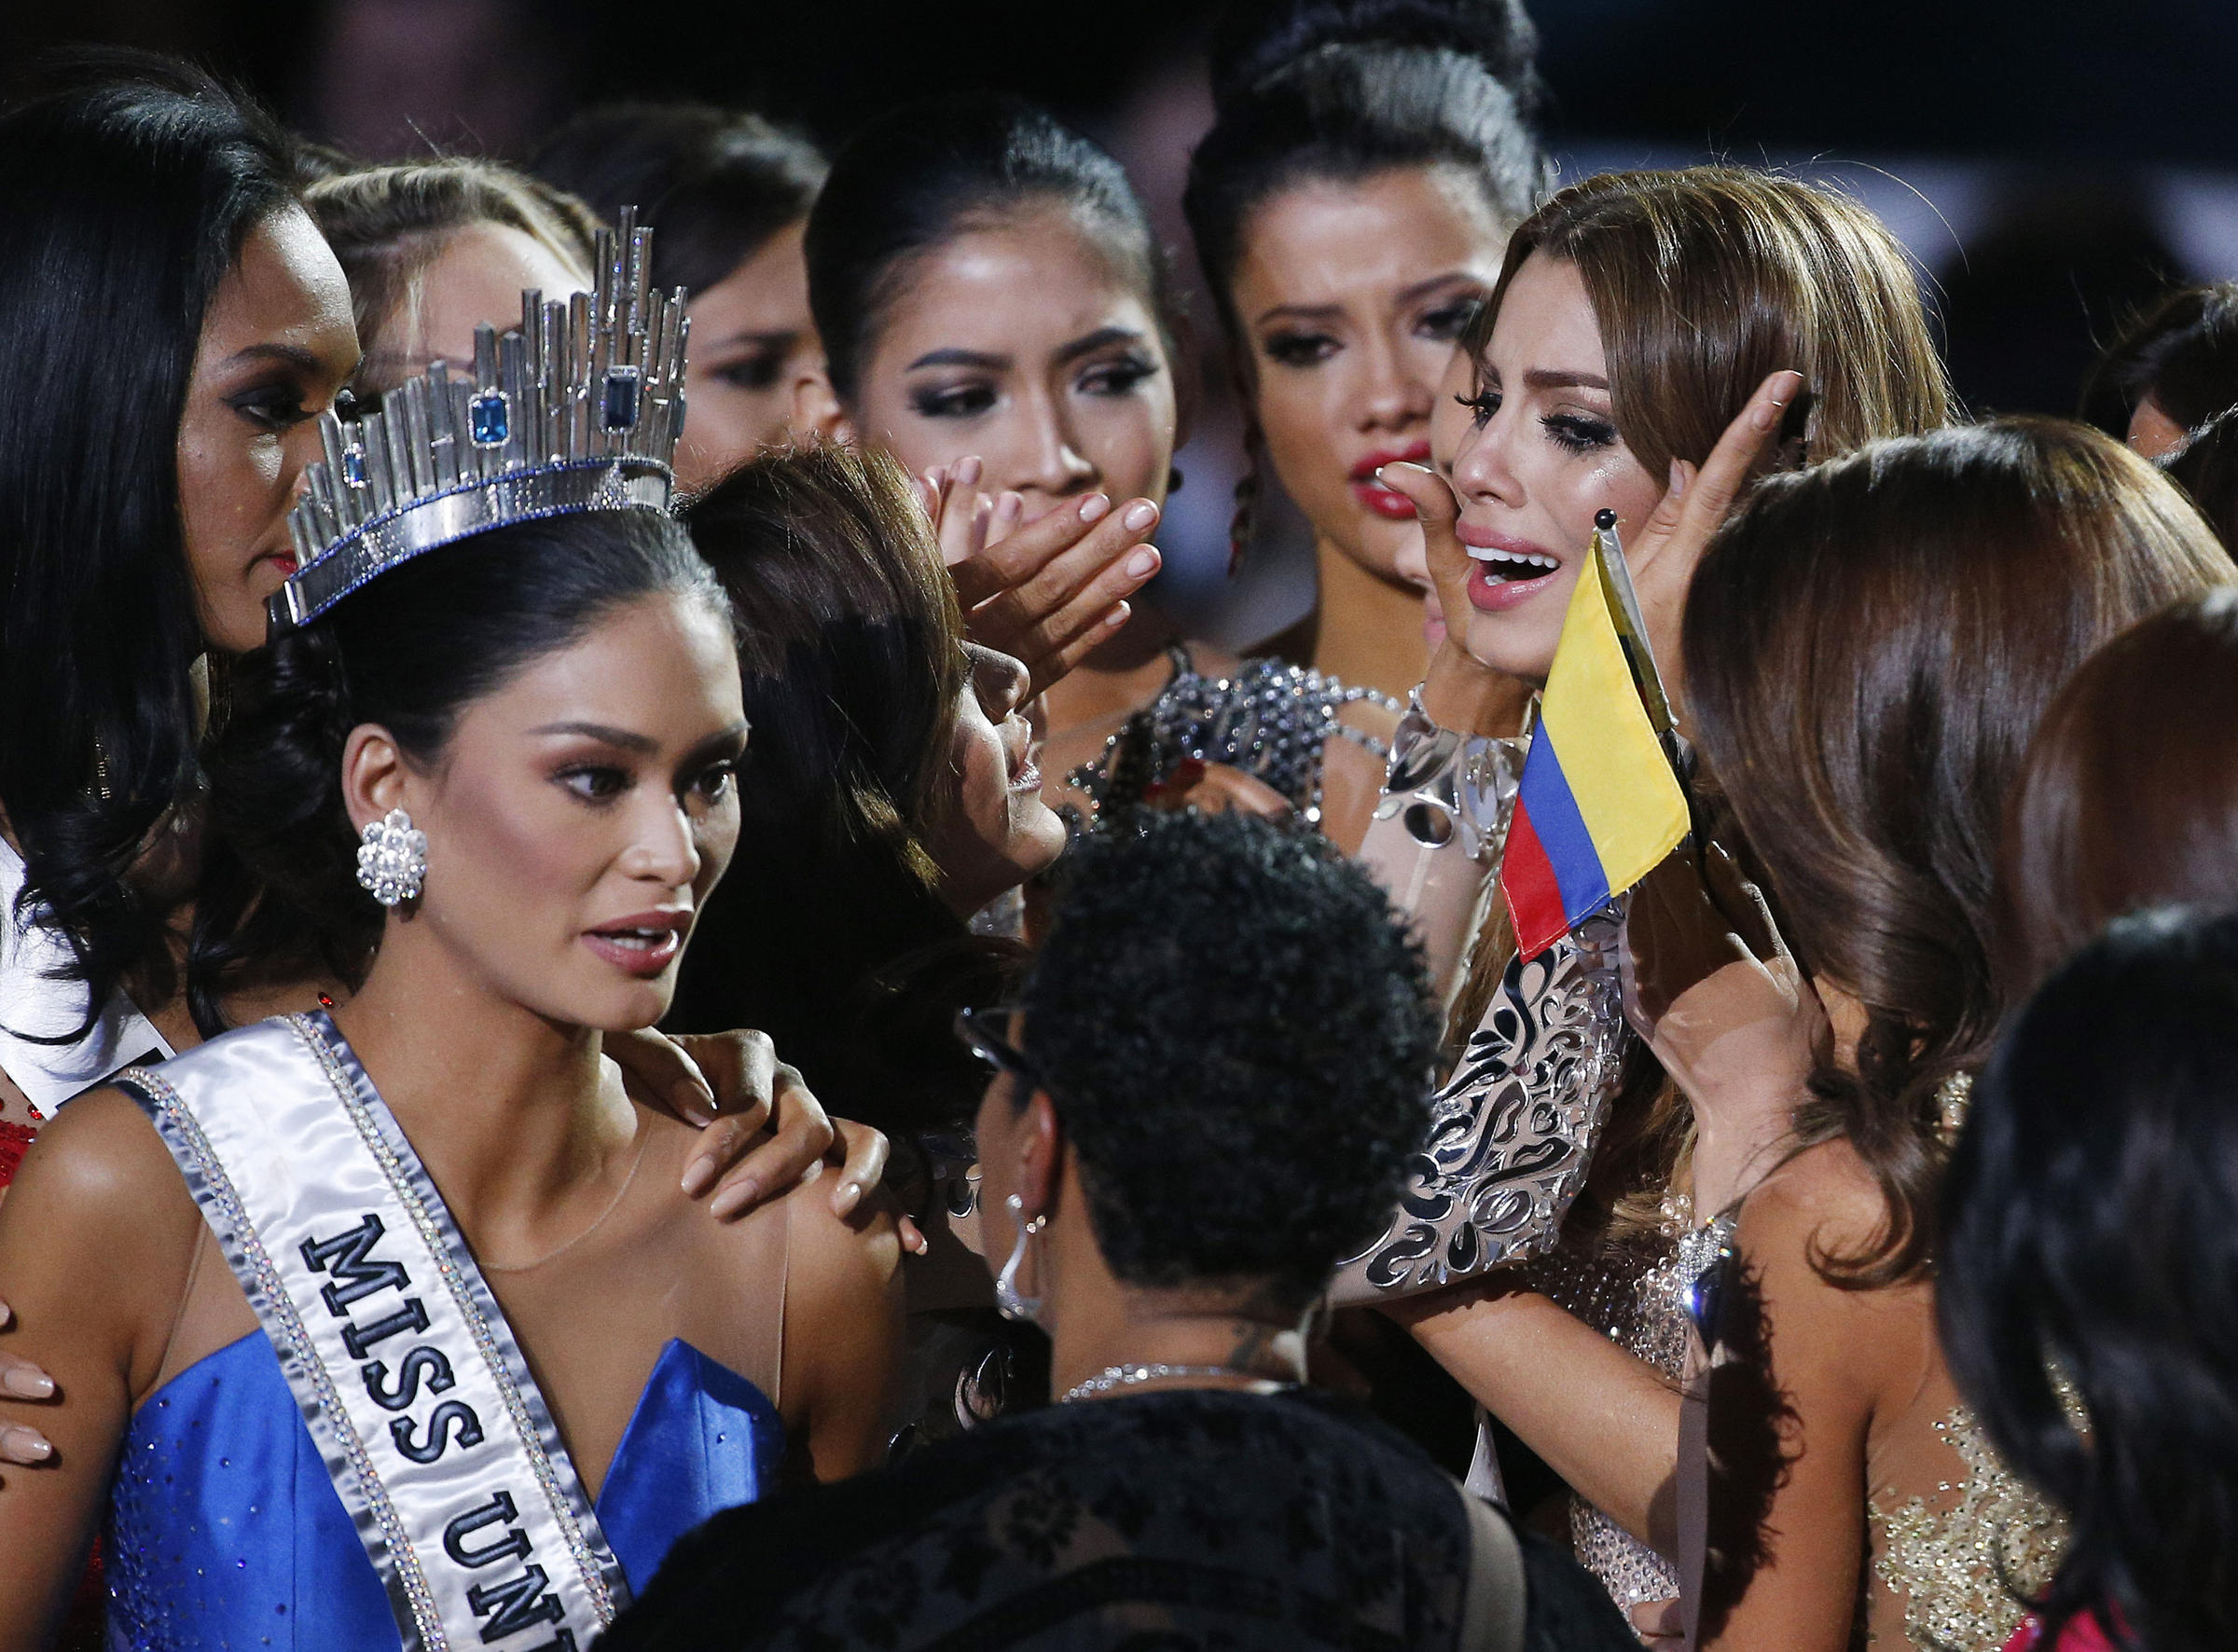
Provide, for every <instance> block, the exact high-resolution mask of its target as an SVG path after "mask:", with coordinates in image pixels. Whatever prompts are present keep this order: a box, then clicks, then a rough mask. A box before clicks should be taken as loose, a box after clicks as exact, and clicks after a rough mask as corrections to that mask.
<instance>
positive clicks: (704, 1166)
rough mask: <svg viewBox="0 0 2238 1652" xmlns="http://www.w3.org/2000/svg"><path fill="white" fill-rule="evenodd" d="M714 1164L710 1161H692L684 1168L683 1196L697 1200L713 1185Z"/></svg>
mask: <svg viewBox="0 0 2238 1652" xmlns="http://www.w3.org/2000/svg"><path fill="white" fill-rule="evenodd" d="M715 1174H716V1173H715V1162H714V1161H713V1160H712V1159H694V1160H693V1161H692V1162H691V1163H689V1164H686V1165H685V1166H684V1197H685V1198H686V1199H697V1198H698V1197H699V1195H700V1194H702V1193H704V1192H706V1191H707V1190H708V1189H709V1188H710V1187H711V1186H712V1185H713V1184H714V1179H715Z"/></svg>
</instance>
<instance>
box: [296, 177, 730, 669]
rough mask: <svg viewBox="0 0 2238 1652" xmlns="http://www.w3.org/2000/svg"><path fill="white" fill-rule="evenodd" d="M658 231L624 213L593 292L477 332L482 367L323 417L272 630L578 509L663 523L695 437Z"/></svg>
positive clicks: (601, 256)
mask: <svg viewBox="0 0 2238 1652" xmlns="http://www.w3.org/2000/svg"><path fill="white" fill-rule="evenodd" d="M652 241H653V231H652V229H651V228H650V227H640V226H639V225H638V222H637V209H636V208H634V207H624V208H623V209H622V211H621V215H620V219H619V222H618V224H617V225H616V227H615V228H613V229H611V230H605V229H602V230H601V231H600V232H599V235H598V241H597V255H596V261H597V266H598V268H597V274H596V276H595V277H594V280H593V284H592V287H591V290H590V291H589V292H587V293H577V294H575V295H574V296H573V297H572V298H570V299H569V300H568V301H567V302H566V303H564V304H562V303H559V302H557V301H553V302H550V303H546V301H545V298H544V295H543V294H542V293H540V292H536V291H533V290H532V291H529V292H524V293H523V294H521V296H520V325H519V326H518V328H516V329H514V330H512V331H510V332H507V333H505V334H504V336H503V337H500V336H499V334H498V333H497V330H496V329H495V328H493V327H491V326H490V325H488V324H484V325H482V326H478V327H477V328H476V329H475V330H474V368H473V371H472V372H471V373H470V374H461V373H454V372H453V371H452V370H451V368H450V367H449V365H448V364H446V363H443V362H436V363H435V364H434V365H431V366H430V367H429V368H428V370H427V374H426V377H424V378H421V379H407V380H406V381H405V382H404V383H403V384H402V385H400V386H399V387H398V388H396V389H395V390H394V391H391V392H389V393H388V395H387V396H385V397H384V398H383V399H382V405H381V407H380V411H379V412H376V413H368V414H366V416H365V417H364V418H363V419H359V420H352V421H350V422H348V423H345V422H343V421H342V420H340V419H339V418H338V417H337V416H336V415H335V414H334V413H332V412H327V413H322V414H321V415H320V416H319V435H320V437H321V439H322V441H323V442H324V443H325V454H326V456H325V460H324V461H314V462H313V463H312V464H311V466H310V467H309V469H308V471H307V472H306V474H305V477H304V490H303V494H302V496H301V498H300V499H299V500H298V501H297V504H296V506H295V508H294V509H293V510H292V511H290V512H289V513H288V517H287V530H288V533H289V535H290V536H291V537H292V538H293V539H294V541H295V549H296V564H297V566H296V571H295V572H294V573H292V574H290V575H289V576H288V579H287V583H286V584H285V585H283V586H282V587H281V589H280V591H279V592H278V593H277V594H276V595H275V596H273V597H272V598H271V599H270V600H269V602H268V604H267V605H266V606H267V612H268V613H269V618H270V622H271V626H272V629H273V631H274V633H275V634H277V633H278V632H279V631H282V630H284V629H286V628H288V627H289V626H301V625H307V624H309V623H310V622H311V620H314V619H316V618H317V617H318V616H319V615H320V614H322V613H325V612H326V610H328V609H329V608H331V607H333V606H334V605H335V604H336V603H337V602H338V601H340V600H341V599H343V598H344V597H346V596H348V595H349V594H350V593H351V592H352V591H354V590H356V589H357V588H358V586H360V585H364V584H365V583H366V581H367V580H369V579H372V578H373V577H374V576H375V575H377V574H379V573H380V572H381V571H383V570H384V569H389V568H394V567H395V566H396V565H397V564H398V563H399V562H405V561H408V560H410V559H411V558H414V557H417V556H419V555H420V554H421V552H422V551H432V550H434V549H435V547H436V546H437V545H446V544H451V543H452V542H454V541H456V540H461V539H464V538H466V537H468V536H469V535H471V534H476V533H483V532H486V531H488V530H490V529H492V528H502V527H504V525H505V524H507V523H509V522H526V521H531V520H533V519H535V518H537V517H540V516H568V515H572V514H574V513H576V512H581V511H615V510H645V511H658V512H663V513H665V512H666V511H667V510H668V508H669V492H670V486H671V483H672V480H673V475H674V473H673V472H672V471H671V469H670V462H671V461H672V459H673V458H674V455H675V452H676V437H677V434H678V433H680V432H681V431H682V430H683V429H684V342H685V338H686V337H687V335H688V334H689V333H690V331H691V323H690V321H689V320H688V318H686V317H685V315H684V289H683V288H682V287H679V288H677V289H676V290H675V291H674V292H673V293H670V294H668V295H665V296H664V295H662V294H659V293H648V292H647V291H646V283H645V270H646V255H647V253H648V251H649V250H650V248H651V245H652Z"/></svg>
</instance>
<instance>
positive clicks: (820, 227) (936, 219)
mask: <svg viewBox="0 0 2238 1652" xmlns="http://www.w3.org/2000/svg"><path fill="white" fill-rule="evenodd" d="M1039 206H1057V207H1062V208H1065V209H1067V210H1069V211H1070V212H1071V213H1073V214H1074V215H1075V216H1076V217H1077V218H1079V219H1080V220H1081V221H1082V222H1083V225H1084V227H1090V226H1092V227H1095V228H1098V229H1100V230H1102V231H1103V232H1104V234H1105V236H1106V238H1107V239H1108V240H1109V241H1110V242H1111V246H1112V251H1114V252H1115V253H1116V254H1117V255H1118V256H1119V258H1120V260H1121V261H1122V263H1123V264H1124V266H1125V267H1126V269H1127V271H1128V272H1129V274H1130V275H1132V276H1133V278H1134V279H1135V281H1136V282H1138V284H1139V285H1140V289H1141V291H1142V293H1143V295H1144V296H1145V297H1146V298H1147V299H1148V300H1149V303H1150V308H1151V310H1152V313H1153V314H1154V316H1155V317H1156V320H1157V324H1158V326H1159V329H1160V331H1161V332H1162V333H1163V334H1164V335H1165V344H1166V350H1167V355H1168V356H1171V355H1173V354H1174V353H1175V335H1176V333H1177V331H1178V324H1179V319H1180V310H1179V308H1178V304H1177V301H1176V298H1175V296H1174V292H1173V282H1172V278H1171V274H1170V272H1169V270H1168V268H1167V261H1166V255H1165V252H1164V249H1163V248H1161V247H1160V246H1159V244H1158V238H1157V235H1156V233H1155V231H1154V230H1153V229H1152V227H1151V224H1150V214H1149V213H1147V212H1146V211H1144V210H1143V206H1142V201H1141V199H1140V197H1139V196H1137V195H1136V194H1135V191H1134V186H1132V185H1131V184H1129V183H1128V182H1127V181H1126V172H1125V171H1123V170H1122V169H1121V167H1120V165H1119V163H1118V162H1117V161H1116V160H1113V159H1112V158H1111V156H1109V155H1108V154H1106V153H1105V152H1104V151H1103V150H1102V149H1100V148H1098V146H1097V145H1094V144H1092V143H1090V142H1089V141H1088V140H1087V139H1086V138H1084V137H1082V136H1081V135H1080V134H1079V133H1078V132H1076V131H1072V130H1071V128H1070V127H1067V126H1065V125H1063V124H1062V123H1061V122H1059V121H1058V120H1057V117H1055V116H1053V115H1051V114H1050V113H1049V112H1048V111H1047V110H1045V109H1043V108H1041V107H1039V106H1038V105H1036V104H1033V103H1027V102H1026V101H1025V100H1023V99H1021V98H1015V97H1006V96H991V95H979V96H969V97H960V98H944V99H937V100H933V101H932V102H928V103H912V104H909V105H908V106H906V107H905V108H901V109H896V110H894V111H892V112H891V114H888V115H885V116H882V117H879V118H878V119H877V120H874V121H872V122H871V123H870V124H869V125H868V126H866V127H864V128H863V130H862V131H860V132H859V133H857V134H856V136H855V138H854V140H853V142H851V143H850V144H849V145H847V147H846V148H844V149H842V150H841V151H840V152H839V156H838V158H837V159H836V160H835V161H833V162H832V172H831V176H830V177H829V178H827V179H826V180H825V181H824V186H823V193H822V195H820V196H818V197H817V200H816V206H815V209H814V210H813V211H812V212H810V213H808V240H807V252H808V307H809V309H810V310H813V311H814V312H815V316H816V331H817V333H818V335H819V336H820V337H822V340H823V349H824V355H825V358H826V361H827V363H828V367H827V370H828V371H829V373H830V375H831V379H832V388H833V389H834V390H835V391H836V392H838V394H839V398H840V399H841V400H842V401H852V400H853V399H854V396H855V394H856V392H857V391H858V390H859V389H860V388H861V385H862V378H863V368H864V367H865V366H867V365H869V362H870V357H871V353H872V351H874V350H876V349H877V337H878V332H879V329H880V327H881V326H882V325H883V324H884V323H885V319H886V317H887V314H888V313H889V312H890V311H891V309H892V308H893V305H894V304H895V302H896V301H897V300H898V299H899V298H900V297H901V296H902V294H903V292H904V291H905V288H906V286H907V284H908V279H909V272H910V268H911V267H912V266H913V265H914V264H915V263H916V262H917V260H918V259H919V258H920V257H921V256H923V255H925V254H927V253H930V252H932V251H933V250H935V249H936V248H938V247H939V246H941V245H942V244H943V243H945V242H946V241H951V240H953V239H954V238H955V237H957V236H959V235H964V234H968V233H970V232H972V231H974V230H977V229H986V228H990V227H995V226H998V225H1000V224H1002V222H1004V221H1005V220H1006V219H1009V218H1011V217H1013V216H1015V215H1016V214H1018V213H1023V212H1027V211H1029V210H1031V209H1033V208H1035V207H1039Z"/></svg>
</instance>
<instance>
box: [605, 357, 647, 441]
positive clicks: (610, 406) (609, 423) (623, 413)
mask: <svg viewBox="0 0 2238 1652" xmlns="http://www.w3.org/2000/svg"><path fill="white" fill-rule="evenodd" d="M641 385H642V375H640V374H639V372H638V370H637V369H636V368H635V367H609V368H607V369H606V393H605V398H604V405H603V406H602V407H601V414H602V415H603V418H604V420H605V425H606V428H607V429H608V430H635V429H636V428H637V411H638V392H639V390H640V388H641Z"/></svg>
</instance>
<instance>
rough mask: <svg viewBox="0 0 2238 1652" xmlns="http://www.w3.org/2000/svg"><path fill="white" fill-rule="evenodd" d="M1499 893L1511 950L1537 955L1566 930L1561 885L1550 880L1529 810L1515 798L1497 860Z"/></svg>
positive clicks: (1551, 870)
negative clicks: (1504, 907)
mask: <svg viewBox="0 0 2238 1652" xmlns="http://www.w3.org/2000/svg"><path fill="white" fill-rule="evenodd" d="M1499 888H1500V892H1501V893H1502V894H1504V895H1506V896H1507V898H1508V918H1509V921H1510V922H1512V923H1513V924H1514V926H1515V949H1516V952H1517V954H1518V956H1520V957H1527V958H1529V957H1538V956H1539V955H1540V953H1542V952H1544V951H1545V950H1546V949H1547V948H1548V947H1550V946H1552V945H1553V944H1554V943H1555V942H1557V941H1559V940H1560V939H1561V938H1562V937H1563V936H1565V935H1567V934H1568V933H1569V917H1568V914H1566V913H1565V912H1564V911H1563V907H1562V886H1561V885H1560V884H1559V883H1557V882H1556V881H1555V879H1554V862H1553V861H1552V860H1548V859H1547V856H1546V848H1545V847H1544V846H1543V845H1542V844H1540V841H1539V833H1537V832H1536V831H1535V830H1534V829H1533V828H1532V826H1531V811H1530V810H1529V809H1527V808H1526V807H1525V806H1524V804H1523V800H1522V799H1521V798H1520V797H1518V798H1517V799H1516V800H1515V814H1514V817H1513V819H1512V820H1511V821H1510V822H1509V825H1508V847H1507V852H1506V854H1505V855H1504V856H1502V857H1501V860H1500V862H1499Z"/></svg>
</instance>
